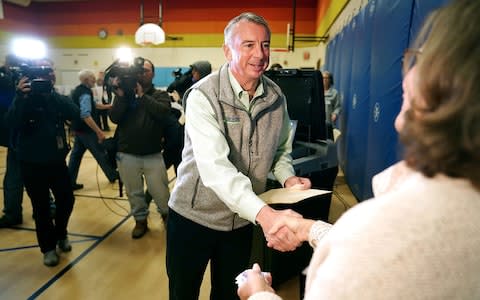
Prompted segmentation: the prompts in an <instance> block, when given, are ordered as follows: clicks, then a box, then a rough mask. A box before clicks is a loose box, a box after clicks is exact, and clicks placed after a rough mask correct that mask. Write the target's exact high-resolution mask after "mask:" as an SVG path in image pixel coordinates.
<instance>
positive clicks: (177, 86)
mask: <svg viewBox="0 0 480 300" xmlns="http://www.w3.org/2000/svg"><path fill="white" fill-rule="evenodd" d="M174 75H175V80H174V81H173V82H172V83H170V85H169V86H168V87H167V92H169V93H171V92H173V91H177V93H178V95H179V96H180V97H183V94H184V93H185V92H186V91H187V89H188V88H189V87H191V86H192V84H193V81H192V78H193V75H192V68H189V69H188V71H187V72H185V73H183V74H182V70H181V69H177V70H175V71H174Z"/></svg>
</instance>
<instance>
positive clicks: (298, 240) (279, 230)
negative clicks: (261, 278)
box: [256, 176, 315, 252]
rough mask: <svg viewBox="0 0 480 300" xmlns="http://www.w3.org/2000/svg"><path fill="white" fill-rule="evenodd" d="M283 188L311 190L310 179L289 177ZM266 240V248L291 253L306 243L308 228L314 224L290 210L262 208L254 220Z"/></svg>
mask: <svg viewBox="0 0 480 300" xmlns="http://www.w3.org/2000/svg"><path fill="white" fill-rule="evenodd" d="M284 186H285V187H286V188H292V187H295V188H297V189H302V190H306V189H309V188H311V186H312V183H311V182H310V179H308V178H304V177H297V176H292V177H289V178H288V179H287V180H286V181H285V183H284ZM256 221H257V223H259V224H260V226H261V227H262V230H263V234H264V235H265V239H266V240H267V246H268V247H270V248H273V249H275V250H278V251H282V252H285V251H293V250H295V249H296V248H297V247H299V246H300V245H301V244H302V242H304V241H308V234H309V231H310V227H311V226H312V224H313V223H314V222H315V221H313V220H308V219H304V218H303V217H302V215H300V214H299V213H297V212H295V211H293V210H291V209H286V210H275V209H273V208H271V207H270V206H264V207H263V208H262V209H261V210H260V211H259V213H258V214H257V218H256Z"/></svg>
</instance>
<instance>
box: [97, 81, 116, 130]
mask: <svg viewBox="0 0 480 300" xmlns="http://www.w3.org/2000/svg"><path fill="white" fill-rule="evenodd" d="M104 76H105V73H104V72H99V73H98V76H97V81H96V83H95V86H94V87H93V88H92V91H93V98H94V99H95V106H96V108H97V109H98V117H97V120H95V121H96V122H97V124H98V126H99V127H100V129H102V130H103V131H110V126H109V125H108V110H109V109H110V108H112V105H111V101H110V100H111V99H108V96H107V93H106V92H105V90H104V86H103V78H104Z"/></svg>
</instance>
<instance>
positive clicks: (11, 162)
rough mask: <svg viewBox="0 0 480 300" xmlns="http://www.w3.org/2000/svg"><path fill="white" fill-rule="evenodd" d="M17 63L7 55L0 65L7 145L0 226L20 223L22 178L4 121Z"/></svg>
mask: <svg viewBox="0 0 480 300" xmlns="http://www.w3.org/2000/svg"><path fill="white" fill-rule="evenodd" d="M18 64H19V62H18V59H17V58H16V57H15V56H14V55H7V56H6V58H5V65H4V66H2V67H0V145H1V146H4V147H7V148H8V149H7V157H6V162H5V175H4V177H3V213H4V214H3V216H2V217H0V228H7V227H11V226H15V225H19V224H22V222H23V214H22V202H23V179H22V172H21V171H20V162H19V161H18V158H17V153H16V152H15V149H14V148H13V147H11V145H10V144H11V143H10V142H11V136H12V135H13V134H14V133H13V132H12V131H13V130H11V128H10V126H7V123H6V122H5V121H4V117H5V114H6V113H7V111H8V108H9V107H10V106H11V104H12V101H13V98H14V97H15V89H16V87H15V74H14V73H13V72H12V70H13V69H14V68H15V67H16V66H17V65H18Z"/></svg>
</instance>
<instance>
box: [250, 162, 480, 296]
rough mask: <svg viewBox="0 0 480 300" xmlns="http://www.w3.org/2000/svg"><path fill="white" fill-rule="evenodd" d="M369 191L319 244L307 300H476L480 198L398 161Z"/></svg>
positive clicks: (465, 185) (461, 184)
mask: <svg viewBox="0 0 480 300" xmlns="http://www.w3.org/2000/svg"><path fill="white" fill-rule="evenodd" d="M373 187H374V193H375V198H374V199H372V200H368V201H365V202H362V203H360V204H358V205H356V206H355V207H353V208H352V209H350V210H349V211H347V212H346V213H345V214H344V215H343V216H342V217H341V218H340V219H339V220H338V221H337V223H336V224H335V225H334V226H333V227H332V228H331V230H330V231H329V233H328V234H327V235H326V236H325V237H324V238H323V239H322V240H321V241H320V242H319V244H318V246H317V248H316V249H315V253H314V255H313V258H312V261H311V262H310V266H309V272H308V275H307V284H306V293H305V299H308V300H313V299H315V300H318V299H369V300H370V299H409V300H411V299H449V300H451V299H480V191H479V190H477V189H474V188H473V186H472V185H471V184H470V183H469V182H467V181H465V180H462V179H453V178H449V177H446V176H436V177H434V178H426V177H425V176H423V175H422V174H420V173H418V172H414V171H412V170H411V169H409V168H408V167H406V165H405V164H404V163H403V162H400V163H398V164H396V165H394V166H392V167H390V168H389V169H387V170H385V171H383V172H382V173H380V174H378V175H377V176H375V178H374V179H373ZM249 299H250V300H259V299H263V300H265V299H280V298H279V297H278V296H275V295H273V294H271V293H267V292H262V293H257V294H255V295H252V297H250V298H249Z"/></svg>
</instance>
